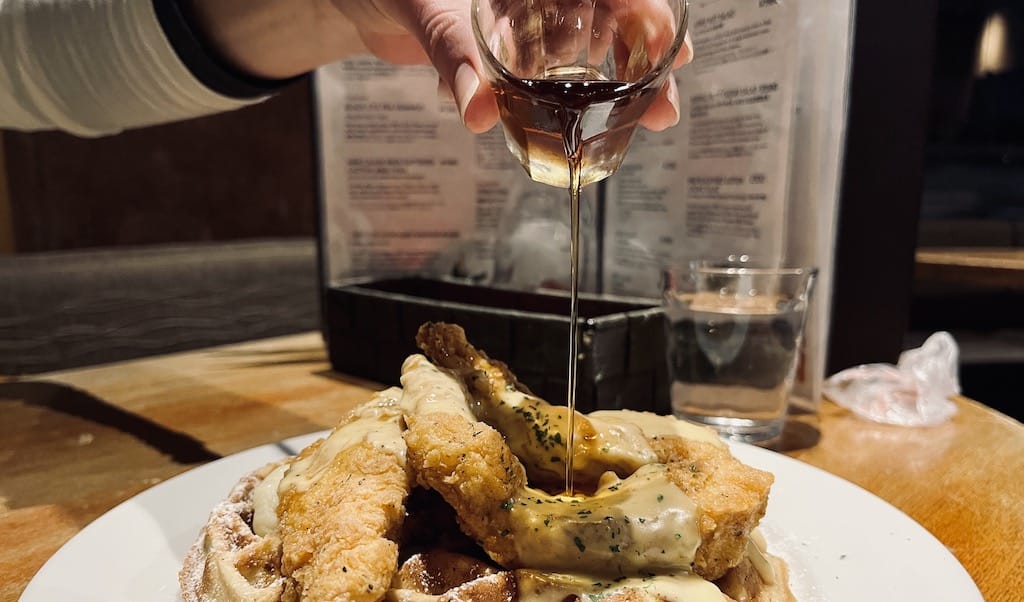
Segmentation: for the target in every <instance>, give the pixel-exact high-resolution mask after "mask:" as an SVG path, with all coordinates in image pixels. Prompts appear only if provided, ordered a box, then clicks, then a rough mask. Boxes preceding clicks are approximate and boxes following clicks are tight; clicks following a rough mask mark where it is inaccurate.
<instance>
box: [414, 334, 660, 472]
mask: <svg viewBox="0 0 1024 602" xmlns="http://www.w3.org/2000/svg"><path fill="white" fill-rule="evenodd" d="M416 343H417V344H418V345H419V347H420V349H422V350H423V352H424V353H425V354H426V355H427V357H429V358H430V360H431V361H432V362H434V363H435V364H437V365H438V366H440V367H441V368H444V369H446V370H450V371H451V372H452V373H453V374H454V375H456V376H457V377H458V378H459V379H460V380H461V381H462V382H463V383H464V384H465V387H466V389H467V390H468V391H469V393H470V395H471V400H472V404H471V406H470V407H471V408H472V411H473V415H474V416H475V417H476V418H477V419H478V420H482V421H483V422H486V423H487V424H489V425H491V426H493V427H494V428H496V429H498V430H499V431H500V432H501V434H502V435H504V436H505V439H506V440H507V442H508V445H509V447H511V448H512V451H513V452H514V453H515V454H516V455H517V456H518V457H519V459H520V460H522V462H523V465H524V466H525V467H526V472H527V474H528V475H529V476H530V482H531V483H532V484H533V485H534V486H535V487H543V488H546V489H549V490H555V489H556V488H559V487H562V486H564V484H565V457H566V446H567V445H568V443H569V436H568V435H569V416H570V413H569V409H568V408H566V407H565V406H558V405H552V404H549V403H548V402H547V401H545V400H543V399H541V398H539V397H537V396H536V395H533V394H532V393H530V390H529V389H528V388H526V386H525V385H523V384H522V383H520V382H519V380H518V379H517V378H516V376H515V374H513V373H512V371H511V370H509V368H508V366H506V365H505V364H503V363H502V362H500V361H497V360H494V359H491V358H490V357H488V356H487V354H486V353H485V352H484V351H482V350H480V349H477V348H476V347H474V346H473V345H472V344H470V342H469V341H468V340H467V339H466V333H465V331H464V330H463V329H462V327H460V326H458V325H455V324H444V323H439V322H428V323H426V324H424V325H422V326H421V327H420V329H419V332H418V333H417V334H416ZM573 432H574V433H575V436H574V438H573V444H574V446H573V479H574V484H575V486H577V487H578V488H579V489H580V490H583V491H586V490H587V489H589V488H593V486H595V485H596V483H597V481H598V480H599V479H600V478H601V477H602V475H604V473H605V472H607V471H612V472H614V473H616V474H617V475H619V476H620V477H626V476H629V475H630V474H632V473H633V471H635V470H636V469H638V468H640V467H641V466H643V465H645V464H650V463H652V462H655V461H656V457H655V456H654V454H653V452H652V451H651V449H650V447H649V446H648V445H647V441H646V438H645V437H644V435H643V433H642V432H641V431H640V429H639V428H636V427H634V426H632V425H628V424H615V425H613V424H607V423H605V422H604V421H603V420H600V419H598V418H590V417H588V416H585V415H583V414H580V413H579V412H576V413H575V418H574V420H573Z"/></svg>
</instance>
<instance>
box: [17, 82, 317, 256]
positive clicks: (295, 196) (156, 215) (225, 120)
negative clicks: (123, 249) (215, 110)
mask: <svg viewBox="0 0 1024 602" xmlns="http://www.w3.org/2000/svg"><path fill="white" fill-rule="evenodd" d="M310 107H311V85H310V83H309V81H308V80H306V81H302V82H299V83H297V84H295V85H293V86H291V87H290V88H289V89H287V90H285V91H283V92H282V93H281V94H279V95H277V96H275V97H274V98H271V99H269V100H267V101H266V102H263V103H261V104H258V105H255V106H251V107H247V108H245V109H241V110H238V111H234V112H231V113H225V114H221V115H215V116H210V117H204V118H199V119H194V120H191V121H186V122H181V123H174V124H168V125H162V126H155V127H150V128H143V129H139V130H134V131H128V132H124V133H121V134H118V135H115V136H109V137H104V138H96V139H82V138H76V137H73V136H70V135H67V134H63V133H59V132H41V133H20V132H11V131H7V132H4V133H3V137H2V141H3V147H4V149H3V156H2V157H0V158H3V159H4V160H3V163H4V164H5V167H6V170H5V171H6V175H7V199H6V203H5V202H4V199H3V195H2V194H0V241H3V240H4V239H5V238H6V239H8V240H7V243H6V246H7V247H8V249H7V250H8V251H17V252H35V251H55V250H68V249H79V248H90V247H109V246H121V245H141V244H160V243H170V242H176V243H177V242H195V241H214V240H238V239H246V238H266V237H271V238H278V237H295V236H307V237H308V236H313V235H314V231H315V223H316V221H315V202H314V199H315V181H316V178H315V170H314V160H313V140H314V138H313V134H312V132H313V124H312V112H311V110H310ZM2 183H3V182H2V177H0V190H2V189H3V186H2ZM4 208H6V212H7V213H8V215H7V223H6V230H7V234H6V235H5V234H4V229H5V219H4V218H5V215H4V213H5V211H4ZM0 252H3V249H2V248H0Z"/></svg>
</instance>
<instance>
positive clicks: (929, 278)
mask: <svg viewBox="0 0 1024 602" xmlns="http://www.w3.org/2000/svg"><path fill="white" fill-rule="evenodd" d="M914 279H915V280H916V281H917V282H918V283H923V284H954V285H962V286H970V287H984V288H990V289H991V288H996V289H1010V290H1014V291H1024V248H1019V247H1004V248H999V247H963V248H939V247H936V248H921V249H918V251H917V255H916V265H915V268H914Z"/></svg>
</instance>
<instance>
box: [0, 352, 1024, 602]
mask: <svg viewBox="0 0 1024 602" xmlns="http://www.w3.org/2000/svg"><path fill="white" fill-rule="evenodd" d="M395 369H396V371H397V370H398V367H397V366H396V367H395ZM375 387H376V385H375V384H374V383H370V382H366V381H361V380H358V379H352V378H348V377H345V376H343V375H340V374H337V373H334V372H332V371H331V370H330V367H329V365H328V364H327V362H326V359H325V353H324V349H323V345H322V342H321V340H320V337H319V335H318V334H312V333H311V334H305V335H297V336H290V337H282V338H276V339H268V340H264V341H256V342H249V343H243V344H239V345H232V346H225V347H218V348H211V349H207V350H202V351H197V352H188V353H182V354H175V355H166V356H160V357H156V358H151V359H144V360H137V361H132V362H123V363H119V364H108V365H104V366H100V367H96V368H91V369H80V370H74V371H67V372H59V373H50V374H46V375H41V376H39V377H34V378H31V379H23V380H18V379H11V378H7V379H6V380H0V412H2V415H3V419H2V421H0V463H2V466H3V470H0V541H3V542H4V545H3V546H0V600H4V601H7V600H11V601H13V600H16V599H17V598H18V596H19V595H20V594H21V592H22V591H23V590H24V588H25V586H26V584H27V583H28V582H29V580H30V579H31V578H32V576H33V575H34V574H35V572H36V571H37V570H38V569H39V567H40V566H42V564H43V563H44V562H45V561H46V559H47V558H49V556H50V555H52V554H53V553H54V552H55V551H56V550H57V549H58V548H59V547H60V546H61V545H62V544H63V543H64V542H66V541H67V540H68V539H70V538H71V537H72V536H74V535H75V534H76V533H78V532H79V531H80V530H81V529H82V528H83V527H84V526H85V525H86V524H88V523H89V522H91V521H92V520H93V519H95V518H97V517H98V516H100V515H101V514H103V513H104V512H106V511H107V510H109V509H111V508H112V507H114V506H115V505H117V504H118V503H120V502H122V501H124V500H126V499H128V498H130V497H131V496H133V495H135V494H137V493H139V492H140V491H143V490H144V489H147V488H149V487H151V486H153V485H155V484H157V483H159V482H161V481H163V480H165V479H167V478H169V477H171V476H174V475H175V474H178V473H180V472H183V471H185V470H188V469H190V468H193V467H195V466H198V465H200V464H202V463H204V462H208V461H210V460H213V459H215V458H217V457H221V456H226V455H229V454H233V453H235V452H238V451H242V450H244V449H247V448H250V447H253V446H257V445H262V444H265V443H269V442H274V441H278V440H280V439H284V438H287V437H291V436H294V435H299V434H303V433H308V432H311V431H316V430H321V429H325V428H328V427H330V426H332V425H333V424H334V423H335V422H336V421H337V420H338V419H339V418H341V417H342V415H344V414H345V412H346V411H348V409H350V408H351V407H353V406H354V405H355V404H357V403H359V402H361V401H364V400H365V399H367V398H368V396H369V393H370V391H371V390H373V389H374V388H375ZM957 404H958V406H959V410H960V411H959V413H958V414H957V415H956V417H955V418H954V419H953V420H952V421H951V422H949V423H947V424H944V425H941V426H938V427H932V428H922V429H905V428H899V427H890V426H882V425H875V424H872V423H868V422H864V421H862V420H859V419H857V418H855V417H854V416H852V415H850V414H849V413H848V412H846V411H844V410H842V409H840V408H838V407H837V406H835V405H832V404H830V403H828V402H825V403H824V404H823V406H822V411H821V414H820V415H819V416H817V417H804V418H803V419H802V420H797V421H794V422H793V423H792V424H791V425H790V427H789V430H788V433H787V435H788V439H787V444H786V447H787V451H786V452H785V453H787V454H789V455H791V456H794V457H796V458H798V459H800V460H802V461H804V462H807V463H809V464H813V465H815V466H819V467H821V468H824V469H825V470H828V471H829V472H832V473H834V474H836V475H838V476H840V477H843V478H845V479H848V480H849V481H852V482H853V483H856V484H858V485H860V486H862V487H864V488H866V489H868V490H869V491H872V492H874V493H876V494H877V495H879V496H880V497H882V498H883V499H885V500H887V501H889V502H890V503H892V504H893V505H895V506H896V507H897V508H899V509H900V510H902V511H903V512H905V513H907V514H908V515H910V516H911V517H913V518H914V519H916V520H917V521H918V522H920V523H921V524H922V525H923V526H924V527H925V528H927V529H928V530H929V531H931V532H932V533H933V534H934V535H935V536H936V537H938V539H939V540H941V541H942V542H943V543H944V544H945V545H946V546H948V547H949V549H950V550H951V551H952V552H953V554H954V555H956V557H957V558H958V559H959V560H960V561H961V562H962V563H963V564H964V566H965V567H966V568H967V570H968V572H969V573H970V574H971V576H972V577H973V578H974V580H975V581H976V582H977V584H978V586H979V588H980V589H981V591H982V593H983V594H984V596H985V598H986V599H987V600H990V601H1007V602H1009V601H1012V600H1019V599H1020V592H1021V591H1024V572H1022V571H1021V570H1020V568H1021V567H1022V566H1024V547H1022V545H1021V543H1022V541H1024V479H1022V477H1024V426H1022V425H1021V424H1020V423H1019V422H1016V421H1013V420H1011V419H1009V418H1007V417H1005V416H1003V415H1002V414H999V413H997V412H994V411H992V410H990V409H988V408H986V407H985V406H982V405H980V404H978V403H975V402H973V401H971V400H968V399H958V400H957ZM808 495H813V492H808ZM828 511H829V510H828V508H822V512H828Z"/></svg>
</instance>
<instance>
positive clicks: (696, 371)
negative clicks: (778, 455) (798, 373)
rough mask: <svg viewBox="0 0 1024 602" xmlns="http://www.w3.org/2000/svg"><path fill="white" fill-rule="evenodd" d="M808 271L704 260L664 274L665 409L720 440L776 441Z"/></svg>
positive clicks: (809, 286)
mask: <svg viewBox="0 0 1024 602" xmlns="http://www.w3.org/2000/svg"><path fill="white" fill-rule="evenodd" d="M816 275H817V270H816V269H814V268H808V267H797V268H756V267H748V266H746V265H743V266H735V265H724V266H723V265H714V264H708V263H706V262H695V263H694V264H692V265H690V266H688V267H687V268H684V269H674V270H669V271H668V272H666V278H665V286H664V291H663V293H664V309H665V314H666V316H667V317H668V324H669V333H668V341H669V345H668V347H669V351H668V352H669V365H670V372H671V376H672V388H671V397H672V411H673V413H674V414H675V415H676V416H678V417H680V418H683V419H686V420H689V421H691V422H696V423H699V424H703V425H706V426H710V427H712V428H714V429H715V430H717V431H718V432H719V434H720V435H722V436H723V437H726V438H728V439H732V440H737V441H744V442H747V443H754V444H758V445H773V444H774V443H776V442H777V441H778V440H779V438H780V436H781V434H782V429H783V426H784V425H785V421H786V413H787V409H788V406H789V396H790V392H791V390H792V385H793V376H794V373H795V370H796V366H797V360H798V357H799V353H800V349H801V342H802V339H803V331H804V324H805V322H806V316H807V307H808V303H809V301H810V297H811V293H812V290H813V287H814V280H815V277H816Z"/></svg>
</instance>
